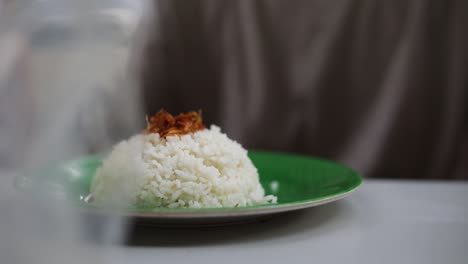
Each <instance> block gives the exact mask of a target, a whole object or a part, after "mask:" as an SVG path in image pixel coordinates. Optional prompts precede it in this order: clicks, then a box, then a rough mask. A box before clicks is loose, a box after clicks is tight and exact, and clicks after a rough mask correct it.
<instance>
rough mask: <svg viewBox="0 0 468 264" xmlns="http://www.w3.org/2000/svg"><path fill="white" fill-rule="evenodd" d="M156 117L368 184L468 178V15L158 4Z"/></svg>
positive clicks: (148, 88) (324, 3)
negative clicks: (218, 130) (165, 115)
mask: <svg viewBox="0 0 468 264" xmlns="http://www.w3.org/2000/svg"><path fill="white" fill-rule="evenodd" d="M156 10H157V14H156V16H155V20H154V21H153V27H152V30H151V31H150V38H149V41H148V45H147V46H146V47H147V49H146V51H145V55H144V57H143V59H144V62H143V66H144V70H143V88H144V93H145V100H146V104H147V111H148V112H150V113H152V112H155V111H157V110H158V109H159V108H166V109H168V110H170V111H173V112H180V111H187V110H192V109H202V110H203V113H204V117H205V119H206V120H207V123H215V124H218V125H220V126H221V127H222V129H223V130H224V131H225V132H227V133H228V135H229V136H230V137H232V138H235V139H236V140H238V141H239V142H240V143H242V144H244V145H245V146H246V147H248V148H250V149H263V150H274V151H286V152H295V153H302V154H307V155H313V156H317V157H322V158H327V159H332V160H336V161H338V162H342V163H344V164H347V165H349V166H351V167H353V168H355V169H357V170H358V171H360V172H362V173H363V174H364V175H365V176H369V177H392V178H468V168H467V165H468V129H467V128H468V52H467V50H468V49H467V47H468V39H467V36H468V34H466V26H467V25H468V1H456V0H453V1H438V0H415V1H404V0H401V1H384V0H378V1H375V0H351V1H349V0H333V1H328V0H312V1H311V0H296V1H280V0H277V1H276V0H268V1H219V0H218V1H208V0H207V1H174V0H171V1H159V2H158V5H157V8H156Z"/></svg>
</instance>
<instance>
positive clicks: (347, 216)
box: [118, 180, 468, 264]
mask: <svg viewBox="0 0 468 264" xmlns="http://www.w3.org/2000/svg"><path fill="white" fill-rule="evenodd" d="M467 205H468V183H466V182H465V183H463V182H451V183H450V182H427V181H419V182H415V181H381V180H367V181H366V182H365V183H364V184H363V185H362V186H361V187H360V189H359V190H358V191H357V192H356V193H354V194H352V195H351V196H350V197H348V198H346V199H344V200H342V201H338V202H335V203H332V204H328V205H323V206H319V207H315V208H311V209H308V210H303V211H301V212H297V213H292V214H289V215H279V216H277V217H274V218H273V219H271V220H269V221H267V222H263V223H256V224H248V225H243V226H232V227H223V228H207V229H198V230H176V229H155V228H137V229H136V230H134V232H133V233H132V237H131V238H130V241H129V245H127V246H125V247H119V249H118V252H119V255H121V258H122V260H123V262H126V263H141V264H143V263H152V264H153V263H254V261H258V263H348V264H349V263H359V264H362V263H392V264H394V263H425V264H428V263H460V264H462V263H464V264H466V263H468V208H467Z"/></svg>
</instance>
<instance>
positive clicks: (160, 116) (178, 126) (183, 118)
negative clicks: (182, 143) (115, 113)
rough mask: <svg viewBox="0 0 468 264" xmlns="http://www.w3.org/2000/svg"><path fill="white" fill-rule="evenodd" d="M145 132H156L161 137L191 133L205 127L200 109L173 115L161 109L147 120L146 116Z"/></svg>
mask: <svg viewBox="0 0 468 264" xmlns="http://www.w3.org/2000/svg"><path fill="white" fill-rule="evenodd" d="M146 123H147V125H146V129H145V131H144V133H145V134H150V133H158V134H159V136H160V137H161V138H165V137H167V136H174V135H184V134H188V133H193V132H196V131H198V130H202V129H204V128H205V125H203V120H202V115H201V111H199V112H195V111H191V112H188V113H180V114H179V115H177V116H173V115H171V114H170V113H168V112H167V111H165V110H163V109H161V110H159V112H157V113H156V114H155V115H154V116H152V117H151V118H150V119H149V120H148V117H147V118H146Z"/></svg>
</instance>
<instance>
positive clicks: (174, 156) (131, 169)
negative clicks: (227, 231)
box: [91, 126, 277, 208]
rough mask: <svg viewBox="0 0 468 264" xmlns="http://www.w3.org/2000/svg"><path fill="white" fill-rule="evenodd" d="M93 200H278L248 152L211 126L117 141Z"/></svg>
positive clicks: (141, 203)
mask: <svg viewBox="0 0 468 264" xmlns="http://www.w3.org/2000/svg"><path fill="white" fill-rule="evenodd" d="M91 194H92V197H93V200H94V203H97V204H113V205H123V206H137V207H145V208H148V207H150V208H155V207H168V208H179V207H184V208H218V207H239V206H251V205H261V204H268V203H276V201H277V198H276V197H275V196H273V195H267V196H265V191H264V190H263V188H262V186H261V185H260V182H259V176H258V172H257V169H256V168H255V166H254V165H253V164H252V161H251V160H250V159H249V157H248V156H247V150H245V149H244V148H242V146H241V145H240V144H239V143H237V142H235V141H233V140H231V139H229V138H228V137H227V136H226V135H225V134H223V133H221V131H220V129H219V127H217V126H211V127H210V129H204V130H201V131H198V132H195V133H190V134H186V135H182V136H168V137H166V138H165V139H162V138H160V137H159V134H148V135H143V134H140V135H135V136H133V137H131V138H130V139H128V140H126V141H122V142H120V143H118V144H117V145H116V146H115V147H114V149H113V150H112V152H111V153H110V155H109V156H108V157H107V158H106V159H105V160H104V162H103V165H102V166H101V167H100V168H99V169H98V170H97V172H96V175H95V177H94V178H93V181H92V183H91Z"/></svg>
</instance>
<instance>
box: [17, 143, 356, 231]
mask: <svg viewBox="0 0 468 264" xmlns="http://www.w3.org/2000/svg"><path fill="white" fill-rule="evenodd" d="M249 156H250V158H251V159H252V161H253V163H254V164H255V166H256V167H257V168H258V171H259V174H260V181H261V183H262V185H263V187H264V189H265V191H266V193H267V194H274V195H276V196H277V197H278V203H277V204H274V205H264V206H251V207H241V208H208V209H180V208H178V209H167V208H156V209H143V208H140V209H138V208H132V209H128V210H119V211H116V210H112V211H110V210H109V209H103V208H97V207H96V206H93V205H92V204H88V203H86V202H85V200H86V199H85V197H87V196H88V194H89V187H90V183H91V181H92V178H93V177H94V174H95V171H96V169H97V168H98V167H99V166H100V165H101V163H102V157H101V156H88V157H84V158H81V159H78V160H74V161H72V162H68V163H65V164H63V165H62V166H60V167H58V168H57V167H56V168H53V169H51V170H49V171H48V172H47V173H44V174H42V175H44V176H42V177H35V181H34V182H32V181H31V178H27V177H23V178H21V179H20V180H18V181H17V186H18V187H20V188H21V189H29V190H33V189H36V190H37V189H39V190H44V188H49V189H50V190H54V191H53V192H52V193H57V194H59V195H57V196H58V197H61V198H64V199H66V200H68V201H70V202H71V203H72V204H73V205H74V206H77V208H79V209H80V210H84V211H85V212H87V213H93V214H119V215H124V216H128V217H131V218H133V219H135V220H137V221H138V222H139V223H144V224H152V225H176V226H178V225H197V226H199V225H219V224H231V223H239V222H245V221H252V220H256V219H259V218H262V217H265V216H269V215H272V214H276V213H282V212H287V211H293V210H299V209H304V208H308V207H312V206H317V205H321V204H325V203H329V202H333V201H336V200H338V199H341V198H344V197H346V196H348V195H349V194H351V193H352V192H353V191H355V190H356V188H357V187H358V186H359V185H360V184H361V182H362V178H361V176H359V174H358V173H356V172H355V171H353V170H352V169H350V168H347V167H345V166H343V165H340V164H337V163H334V162H331V161H327V160H322V159H316V158H311V157H306V156H299V155H290V154H281V153H271V152H254V151H250V152H249ZM38 179H39V180H38ZM37 184H39V185H41V186H44V188H27V187H28V186H33V185H37Z"/></svg>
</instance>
